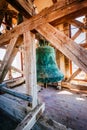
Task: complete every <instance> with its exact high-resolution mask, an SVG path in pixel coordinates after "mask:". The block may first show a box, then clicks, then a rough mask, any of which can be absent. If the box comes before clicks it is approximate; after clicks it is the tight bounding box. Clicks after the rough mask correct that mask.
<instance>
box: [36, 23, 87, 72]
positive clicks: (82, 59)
mask: <svg viewBox="0 0 87 130" xmlns="http://www.w3.org/2000/svg"><path fill="white" fill-rule="evenodd" d="M37 30H38V32H39V33H40V34H42V35H43V36H44V37H45V38H46V39H47V40H48V41H50V42H51V43H52V45H53V46H54V47H55V48H57V49H58V50H60V51H61V52H62V53H63V54H64V55H65V56H67V57H68V58H69V59H70V60H72V61H73V62H75V64H76V65H77V66H79V68H81V69H82V70H83V71H85V72H87V50H86V49H84V48H82V47H81V46H80V45H77V44H76V43H75V42H73V40H71V39H70V38H69V37H67V36H66V35H65V34H63V33H62V32H61V31H59V30H57V29H56V28H54V27H53V26H52V25H50V24H48V23H47V24H45V25H43V27H42V26H39V27H37ZM48 32H49V33H48Z"/></svg>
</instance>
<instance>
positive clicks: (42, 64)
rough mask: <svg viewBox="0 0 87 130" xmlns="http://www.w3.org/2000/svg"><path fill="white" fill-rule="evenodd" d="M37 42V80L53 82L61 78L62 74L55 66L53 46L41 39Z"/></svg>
mask: <svg viewBox="0 0 87 130" xmlns="http://www.w3.org/2000/svg"><path fill="white" fill-rule="evenodd" d="M39 44H40V47H38V48H37V49H36V65H37V82H41V83H53V82H58V81H60V80H62V79H63V78H64V75H63V74H62V72H61V71H60V70H59V68H58V66H57V63H56V57H55V50H54V48H53V47H51V46H49V45H47V42H45V44H44V42H43V41H42V40H40V43H39Z"/></svg>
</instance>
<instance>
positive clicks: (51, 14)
mask: <svg viewBox="0 0 87 130" xmlns="http://www.w3.org/2000/svg"><path fill="white" fill-rule="evenodd" d="M82 10H83V11H82ZM78 11H80V12H81V13H82V12H83V15H84V14H87V1H86V0H84V1H83V2H73V3H72V4H70V5H67V6H64V4H61V5H59V3H58V2H57V3H55V4H54V5H53V6H52V7H49V8H47V9H45V10H43V11H41V12H40V13H39V14H37V15H36V16H33V17H32V18H30V19H29V20H26V21H25V22H23V23H22V24H20V25H18V26H17V27H15V28H14V29H12V30H10V31H9V32H8V33H6V34H3V35H1V36H0V45H3V43H4V42H6V41H9V40H10V39H11V38H14V37H16V36H18V35H20V34H23V33H25V32H26V31H29V30H33V29H35V28H36V27H37V26H39V25H42V26H43V24H45V23H47V22H52V21H54V20H56V19H58V20H59V21H60V18H63V17H66V18H67V16H68V18H69V17H71V14H73V15H75V12H76V13H77V14H78ZM78 16H79V15H78ZM66 21H67V19H66ZM32 23H33V24H32Z"/></svg>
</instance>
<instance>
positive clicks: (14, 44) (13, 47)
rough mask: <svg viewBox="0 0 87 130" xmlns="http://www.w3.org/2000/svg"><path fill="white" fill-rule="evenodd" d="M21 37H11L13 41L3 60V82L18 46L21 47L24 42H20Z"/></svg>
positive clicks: (0, 69)
mask: <svg viewBox="0 0 87 130" xmlns="http://www.w3.org/2000/svg"><path fill="white" fill-rule="evenodd" d="M19 39H20V37H19V38H18V37H17V38H14V39H11V41H10V43H9V45H8V48H7V50H6V53H5V56H4V59H3V62H2V64H1V67H0V82H2V81H3V80H4V78H5V76H6V74H7V72H8V70H9V68H10V66H11V64H12V62H13V60H14V58H15V56H16V54H17V52H18V48H17V47H19V46H20V45H21V44H22V42H20V40H19Z"/></svg>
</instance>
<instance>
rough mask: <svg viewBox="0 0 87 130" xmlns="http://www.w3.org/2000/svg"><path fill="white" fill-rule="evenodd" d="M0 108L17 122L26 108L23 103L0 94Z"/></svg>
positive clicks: (24, 113)
mask: <svg viewBox="0 0 87 130" xmlns="http://www.w3.org/2000/svg"><path fill="white" fill-rule="evenodd" d="M0 109H2V110H4V111H5V112H7V113H8V114H9V115H10V116H12V117H13V118H14V119H15V120H17V121H19V122H20V121H22V120H23V119H24V117H25V116H26V115H27V109H26V108H25V107H24V106H23V105H21V104H20V103H18V102H16V101H15V100H12V99H9V98H7V97H5V96H4V95H0Z"/></svg>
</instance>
